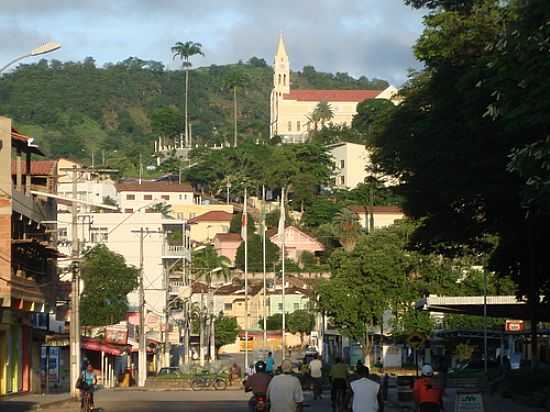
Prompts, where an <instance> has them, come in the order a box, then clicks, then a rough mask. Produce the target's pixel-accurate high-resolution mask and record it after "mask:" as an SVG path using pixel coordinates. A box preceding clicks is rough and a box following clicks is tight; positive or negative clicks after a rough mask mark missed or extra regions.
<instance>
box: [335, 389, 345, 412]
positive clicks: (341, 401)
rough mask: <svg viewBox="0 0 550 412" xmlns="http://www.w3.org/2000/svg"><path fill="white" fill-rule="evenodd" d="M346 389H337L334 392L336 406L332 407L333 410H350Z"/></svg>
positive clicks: (338, 411)
mask: <svg viewBox="0 0 550 412" xmlns="http://www.w3.org/2000/svg"><path fill="white" fill-rule="evenodd" d="M346 392H347V390H346V388H340V387H337V388H335V391H334V404H333V406H332V409H333V410H334V411H335V412H346V411H347V410H348V408H347V405H346V394H347V393H346Z"/></svg>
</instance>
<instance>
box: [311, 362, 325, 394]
mask: <svg viewBox="0 0 550 412" xmlns="http://www.w3.org/2000/svg"><path fill="white" fill-rule="evenodd" d="M322 369H323V362H321V360H320V359H319V355H317V354H315V355H313V360H312V361H311V362H309V374H310V376H311V380H312V382H313V399H314V400H315V399H321V384H322V378H323V371H322Z"/></svg>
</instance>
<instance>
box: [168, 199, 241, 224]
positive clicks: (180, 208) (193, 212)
mask: <svg viewBox="0 0 550 412" xmlns="http://www.w3.org/2000/svg"><path fill="white" fill-rule="evenodd" d="M233 209H234V208H233V205H232V204H225V203H212V204H210V203H205V202H204V201H203V202H202V203H193V204H190V205H189V204H175V205H172V215H173V217H175V218H176V219H178V220H189V219H192V218H194V217H196V216H200V215H203V214H205V213H207V212H225V213H229V214H233Z"/></svg>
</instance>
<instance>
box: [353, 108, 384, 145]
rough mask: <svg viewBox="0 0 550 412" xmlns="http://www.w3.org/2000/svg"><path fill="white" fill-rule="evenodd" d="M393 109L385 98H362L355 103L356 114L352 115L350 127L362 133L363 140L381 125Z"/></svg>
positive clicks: (367, 138) (366, 139)
mask: <svg viewBox="0 0 550 412" xmlns="http://www.w3.org/2000/svg"><path fill="white" fill-rule="evenodd" d="M394 110H395V105H394V104H393V103H392V102H391V101H389V100H386V99H369V100H364V101H362V102H361V103H359V104H358V105H357V114H356V115H355V116H353V120H352V123H351V125H352V128H353V129H354V130H357V131H358V132H360V133H362V134H363V135H364V136H365V137H364V139H365V140H364V141H368V140H369V137H370V136H371V135H372V134H374V133H376V131H377V128H380V127H383V125H384V122H385V121H386V120H387V118H388V117H389V116H391V114H392V113H393V111H394Z"/></svg>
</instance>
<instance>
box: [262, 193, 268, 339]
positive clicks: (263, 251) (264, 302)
mask: <svg viewBox="0 0 550 412" xmlns="http://www.w3.org/2000/svg"><path fill="white" fill-rule="evenodd" d="M265 236H266V224H265V185H263V186H262V257H263V259H262V260H263V262H262V263H263V271H264V279H263V280H264V293H263V302H262V303H263V309H264V310H263V312H264V316H263V317H264V346H267V307H266V302H267V279H266V278H267V274H266V268H265V266H266V256H265V252H266V248H265Z"/></svg>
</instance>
